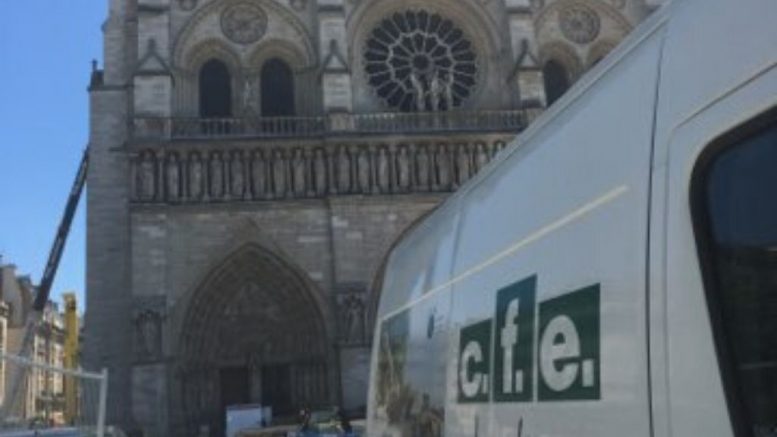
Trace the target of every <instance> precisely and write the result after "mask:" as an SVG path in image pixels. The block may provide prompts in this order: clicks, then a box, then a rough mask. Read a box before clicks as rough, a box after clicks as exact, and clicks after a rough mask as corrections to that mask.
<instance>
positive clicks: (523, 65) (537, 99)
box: [505, 0, 545, 107]
mask: <svg viewBox="0 0 777 437" xmlns="http://www.w3.org/2000/svg"><path fill="white" fill-rule="evenodd" d="M505 5H506V7H507V17H508V18H507V19H508V24H509V28H510V43H511V46H512V53H513V59H514V67H513V71H512V75H511V80H512V81H514V83H515V85H516V87H517V88H518V99H519V102H518V103H519V105H520V106H521V107H544V106H545V83H544V80H543V78H542V66H541V65H539V61H538V58H537V46H536V38H535V33H534V20H533V17H532V11H531V7H530V5H529V0H505Z"/></svg>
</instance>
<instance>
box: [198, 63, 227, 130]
mask: <svg viewBox="0 0 777 437" xmlns="http://www.w3.org/2000/svg"><path fill="white" fill-rule="evenodd" d="M199 79H200V117H202V118H220V117H231V116H232V77H231V76H230V74H229V69H228V68H227V66H226V64H224V63H223V62H221V61H219V60H217V59H212V60H210V61H208V62H206V63H205V64H204V65H203V66H202V68H201V69H200V77H199Z"/></svg>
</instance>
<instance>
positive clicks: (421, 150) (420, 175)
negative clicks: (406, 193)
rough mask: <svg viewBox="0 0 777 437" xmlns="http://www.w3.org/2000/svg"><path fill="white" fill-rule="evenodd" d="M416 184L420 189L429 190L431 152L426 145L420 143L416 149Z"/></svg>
mask: <svg viewBox="0 0 777 437" xmlns="http://www.w3.org/2000/svg"><path fill="white" fill-rule="evenodd" d="M415 162H416V186H417V187H418V189H419V190H420V191H428V190H429V176H430V172H429V166H430V165H429V164H430V160H429V152H428V151H427V150H426V145H424V144H419V145H418V147H417V149H416V156H415Z"/></svg>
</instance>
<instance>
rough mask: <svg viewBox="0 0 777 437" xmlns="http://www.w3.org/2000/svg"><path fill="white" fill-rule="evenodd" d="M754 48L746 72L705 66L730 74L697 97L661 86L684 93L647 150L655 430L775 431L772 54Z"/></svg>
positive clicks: (776, 74)
mask: <svg viewBox="0 0 777 437" xmlns="http://www.w3.org/2000/svg"><path fill="white" fill-rule="evenodd" d="M670 44H671V41H668V42H667V47H670ZM764 53H767V54H768V53H771V55H767V56H763V57H762V59H761V61H762V62H761V65H760V67H761V69H760V70H758V69H751V70H750V71H751V72H750V75H749V76H743V75H742V74H741V73H742V70H746V69H744V68H740V70H738V71H733V72H732V74H728V75H724V74H719V75H718V74H712V73H711V74H710V76H711V77H710V78H709V80H708V81H707V82H708V83H714V82H715V81H716V80H718V79H724V78H726V79H727V78H729V77H734V76H738V78H737V80H738V81H737V82H729V83H730V84H731V86H729V87H727V88H722V89H721V88H718V89H709V90H708V91H710V92H709V93H707V94H706V95H708V96H710V98H709V99H708V100H706V101H705V102H704V103H705V104H706V106H701V107H699V106H696V103H698V102H701V101H703V100H702V98H701V97H699V96H702V95H703V94H702V93H701V92H700V90H701V87H695V88H693V87H692V89H691V90H690V91H689V93H694V92H698V94H696V95H691V97H688V96H687V95H686V96H682V97H677V98H675V99H673V98H672V96H671V95H669V96H668V97H667V100H668V101H670V104H669V105H668V106H672V104H671V103H672V102H675V103H676V102H678V101H681V100H682V99H686V100H685V101H684V102H681V103H683V105H679V104H678V105H674V107H672V108H669V109H667V110H666V112H668V113H671V114H681V113H690V114H692V115H690V116H689V117H688V118H686V119H685V120H684V121H683V120H682V119H680V120H676V121H675V120H672V121H673V122H674V123H675V124H670V123H669V122H668V121H665V122H664V123H663V126H664V127H668V128H661V127H660V126H659V133H658V139H657V144H661V143H662V141H661V136H662V135H665V137H664V138H666V142H663V144H664V145H665V146H664V147H663V148H662V147H657V148H656V156H655V160H654V188H653V193H655V196H654V203H653V214H652V216H653V219H652V220H651V227H652V229H653V236H652V239H651V248H652V255H651V290H652V291H651V318H650V320H651V357H652V359H651V364H652V372H651V375H652V387H653V390H652V393H653V400H652V404H653V414H654V424H655V435H656V436H678V437H679V436H705V437H713V436H726V437H730V436H736V437H761V436H777V432H776V431H775V430H777V110H775V108H777V67H776V66H775V65H774V64H775V62H776V61H777V59H772V60H771V67H769V62H766V63H763V60H764V59H763V58H766V60H767V61H768V60H769V56H771V57H772V58H773V57H774V52H773V50H772V52H764ZM702 57H703V55H702ZM671 61H672V60H671V59H669V60H666V62H671ZM743 61H745V62H747V61H749V59H744V60H743ZM730 62H737V60H736V59H732V60H730ZM753 64H754V65H756V63H753ZM723 68H725V67H723ZM733 73H737V74H733ZM670 76H671V75H670ZM664 79H666V75H665V76H664ZM664 79H662V82H663V80H664ZM722 82H723V80H719V83H722ZM669 86H679V85H677V84H674V85H669ZM697 97H698V98H697ZM686 102H690V103H693V104H684V103H686ZM664 103H666V102H664ZM689 108H690V109H692V110H693V111H684V110H686V109H689ZM697 108H700V109H697ZM678 121H679V124H677V122H678ZM659 124H661V116H659Z"/></svg>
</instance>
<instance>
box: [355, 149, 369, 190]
mask: <svg viewBox="0 0 777 437" xmlns="http://www.w3.org/2000/svg"><path fill="white" fill-rule="evenodd" d="M356 153H357V155H356V168H357V170H356V175H357V181H358V183H359V192H361V193H364V194H367V193H369V192H370V189H371V185H372V184H371V182H372V181H371V180H370V179H371V178H370V173H371V172H370V151H369V149H368V148H367V147H364V146H362V147H359V148H358V149H357V151H356Z"/></svg>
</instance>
